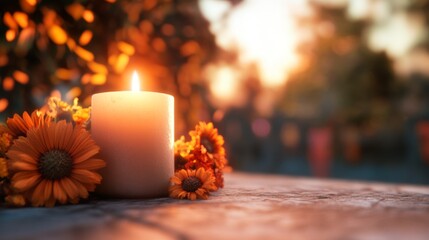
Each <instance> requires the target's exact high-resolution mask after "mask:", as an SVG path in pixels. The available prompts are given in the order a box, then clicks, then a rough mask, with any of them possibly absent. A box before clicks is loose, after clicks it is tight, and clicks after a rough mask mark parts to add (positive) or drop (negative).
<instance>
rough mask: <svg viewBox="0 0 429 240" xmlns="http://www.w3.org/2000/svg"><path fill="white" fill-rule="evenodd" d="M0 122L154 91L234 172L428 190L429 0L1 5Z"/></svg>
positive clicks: (57, 0)
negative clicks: (215, 132)
mask: <svg viewBox="0 0 429 240" xmlns="http://www.w3.org/2000/svg"><path fill="white" fill-rule="evenodd" d="M0 5H1V8H0V14H1V24H0V80H1V86H0V121H2V122H4V121H5V120H6V118H7V117H10V116H12V115H13V114H14V113H22V111H24V110H27V111H32V110H34V109H36V108H40V107H42V106H43V105H44V104H45V103H46V101H47V99H48V98H49V97H50V96H57V97H61V98H62V99H63V100H64V101H68V102H72V100H73V98H75V97H78V98H79V100H80V102H81V103H82V105H83V106H89V105H90V104H91V95H92V94H94V93H98V92H104V91H115V90H128V89H130V79H131V73H132V71H133V70H137V71H138V72H139V74H140V78H141V79H142V83H141V84H142V88H143V89H144V90H148V91H158V92H164V93H169V94H172V95H174V96H175V101H176V106H175V107H176V112H175V118H176V122H175V124H176V138H178V137H179V136H180V135H184V134H187V132H188V131H189V130H191V129H193V127H194V126H195V124H196V123H197V122H198V121H200V120H201V121H213V122H214V124H215V126H216V127H218V129H219V131H220V133H221V134H222V135H224V137H225V139H226V147H227V153H228V156H229V161H230V164H231V166H232V167H233V168H234V169H235V170H240V171H251V172H265V173H276V174H287V175H299V176H315V177H331V178H343V179H360V180H372V181H387V182H403V183H418V184H429V1H428V0H270V1H264V0H183V1H178V0H176V1H175V0H141V1H135V0H133V1H130V0H123V1H120V0H92V1H85V0H44V1H41V0H2V1H1V3H0Z"/></svg>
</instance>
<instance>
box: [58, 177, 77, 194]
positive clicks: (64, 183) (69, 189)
mask: <svg viewBox="0 0 429 240" xmlns="http://www.w3.org/2000/svg"><path fill="white" fill-rule="evenodd" d="M60 185H61V187H62V189H63V190H64V191H65V192H66V194H67V196H68V197H69V198H71V199H75V198H77V197H78V195H79V192H78V189H77V187H76V185H75V184H74V183H73V182H72V180H70V179H69V178H62V179H61V180H60Z"/></svg>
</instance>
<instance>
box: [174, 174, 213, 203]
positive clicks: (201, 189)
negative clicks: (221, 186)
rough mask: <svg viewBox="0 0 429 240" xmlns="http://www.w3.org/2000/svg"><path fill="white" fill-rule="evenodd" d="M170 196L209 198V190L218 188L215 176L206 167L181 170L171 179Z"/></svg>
mask: <svg viewBox="0 0 429 240" xmlns="http://www.w3.org/2000/svg"><path fill="white" fill-rule="evenodd" d="M170 182H171V183H172V184H173V185H172V186H170V188H169V192H170V197H172V198H179V199H184V198H187V199H190V200H195V199H207V198H208V195H209V192H210V191H214V190H216V189H217V188H216V186H215V183H214V182H215V178H214V177H213V174H212V173H211V172H210V171H206V170H205V169H204V168H198V170H185V169H182V170H179V171H178V172H176V174H175V175H174V176H173V177H172V178H171V179H170Z"/></svg>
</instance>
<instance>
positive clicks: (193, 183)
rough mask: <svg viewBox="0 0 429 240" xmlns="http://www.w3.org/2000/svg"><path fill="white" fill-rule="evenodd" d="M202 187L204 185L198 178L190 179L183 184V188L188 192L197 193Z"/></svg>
mask: <svg viewBox="0 0 429 240" xmlns="http://www.w3.org/2000/svg"><path fill="white" fill-rule="evenodd" d="M202 185H203V183H202V182H201V180H200V179H198V178H197V177H188V178H186V179H185V180H183V182H182V188H183V190H185V191H187V192H195V191H197V190H198V188H200V187H201V186H202Z"/></svg>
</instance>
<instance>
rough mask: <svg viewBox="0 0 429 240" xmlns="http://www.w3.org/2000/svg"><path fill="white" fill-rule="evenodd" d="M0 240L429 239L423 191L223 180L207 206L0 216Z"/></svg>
mask: <svg viewBox="0 0 429 240" xmlns="http://www.w3.org/2000/svg"><path fill="white" fill-rule="evenodd" d="M0 239H3V240H4V239H429V187H426V186H412V185H398V184H396V185H393V184H382V183H367V182H353V181H336V180H322V179H308V178H296V177H286V176H275V175H258V174H246V173H231V174H227V175H226V187H225V188H224V189H222V190H220V191H218V192H216V193H214V194H213V195H212V196H211V197H210V198H209V200H207V201H201V200H200V201H187V200H175V199H169V198H159V199H148V200H102V201H93V202H90V203H87V204H79V205H68V206H59V207H55V208H19V209H4V208H3V209H0Z"/></svg>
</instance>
